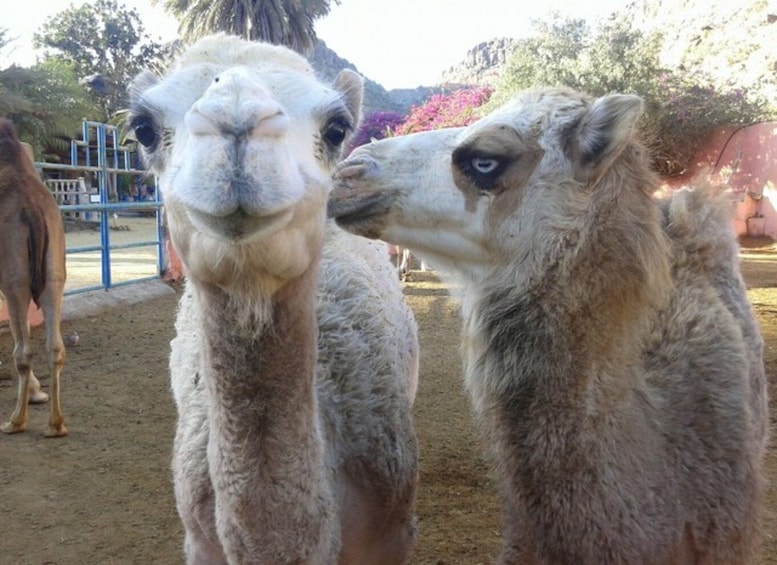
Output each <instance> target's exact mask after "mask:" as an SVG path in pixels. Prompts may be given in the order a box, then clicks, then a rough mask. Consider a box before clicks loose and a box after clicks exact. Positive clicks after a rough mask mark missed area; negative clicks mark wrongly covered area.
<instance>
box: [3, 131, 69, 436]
mask: <svg viewBox="0 0 777 565" xmlns="http://www.w3.org/2000/svg"><path fill="white" fill-rule="evenodd" d="M0 249H1V250H2V252H0V292H2V293H3V295H4V296H5V301H6V305H7V307H8V316H9V321H10V325H11V334H12V335H13V340H14V350H13V359H14V364H15V365H16V372H17V374H18V376H19V389H18V394H17V398H16V409H15V410H14V412H13V414H12V415H11V418H10V420H9V421H8V422H5V423H4V424H2V425H0V430H2V431H3V432H5V433H7V434H13V433H17V432H21V431H24V429H25V428H26V426H27V404H28V403H29V402H35V403H38V402H46V401H47V400H48V399H49V395H48V394H46V393H45V392H43V391H42V390H41V388H40V382H39V381H38V379H37V378H36V377H35V373H34V372H33V370H32V358H33V349H32V339H31V336H30V324H29V321H28V319H27V312H28V308H29V306H30V301H31V300H33V301H34V302H35V304H36V305H37V306H38V307H39V308H42V310H43V318H44V320H45V325H46V352H47V353H48V364H49V374H50V376H51V410H50V414H49V425H48V429H47V431H46V432H45V435H46V436H47V437H62V436H66V435H67V428H66V427H65V417H64V416H63V414H62V408H61V407H60V401H59V378H60V375H61V373H62V367H63V366H64V364H65V345H64V343H63V341H62V334H61V333H60V320H61V317H62V295H63V292H64V289H65V231H64V229H63V227H62V215H61V214H60V212H59V207H58V206H57V202H56V200H55V199H54V197H53V196H52V194H51V193H50V192H49V190H48V189H47V188H46V185H45V184H43V181H41V180H40V177H39V176H38V173H37V171H36V170H35V167H34V165H33V163H32V161H31V160H30V158H29V157H28V155H27V154H26V153H25V152H24V149H23V147H22V144H21V142H20V141H19V138H18V137H17V136H16V129H15V128H14V126H13V123H12V122H11V121H10V120H7V119H5V118H2V119H0Z"/></svg>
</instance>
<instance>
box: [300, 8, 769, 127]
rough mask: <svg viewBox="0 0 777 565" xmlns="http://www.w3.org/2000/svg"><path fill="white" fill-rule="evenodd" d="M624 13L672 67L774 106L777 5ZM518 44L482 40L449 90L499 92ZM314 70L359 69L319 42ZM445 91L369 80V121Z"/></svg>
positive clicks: (454, 71)
mask: <svg viewBox="0 0 777 565" xmlns="http://www.w3.org/2000/svg"><path fill="white" fill-rule="evenodd" d="M624 13H625V15H626V16H627V17H630V18H632V20H633V22H634V25H635V26H636V27H638V28H640V29H644V30H655V31H659V32H661V33H662V34H663V37H664V48H663V50H662V60H663V62H664V64H665V65H666V67H667V68H670V69H674V68H681V67H682V68H685V69H688V70H692V71H693V70H698V71H701V72H704V73H705V74H706V75H708V76H710V77H712V78H713V80H714V81H715V82H717V83H719V84H720V85H728V86H733V87H744V88H748V89H752V90H757V91H758V92H760V93H761V94H762V95H764V96H766V97H767V99H770V100H772V101H777V0H634V1H633V2H632V3H631V4H629V5H628V6H627V7H626V8H625V10H624ZM514 41H515V40H514V39H510V38H497V39H491V40H488V41H484V42H482V43H480V44H478V45H476V46H474V47H473V48H472V49H470V50H469V51H468V52H467V55H466V57H465V58H464V60H463V61H462V62H461V63H459V64H458V65H454V66H453V67H451V68H449V69H447V70H445V71H443V72H442V78H443V83H444V86H445V89H446V90H450V88H451V87H452V85H464V84H490V85H494V84H495V82H496V81H497V80H498V78H499V76H500V73H501V72H502V71H503V70H504V68H505V62H506V60H507V58H508V57H509V53H510V48H511V46H512V45H513V43H514ZM312 58H313V65H314V66H315V67H316V69H317V71H318V72H319V73H320V74H321V75H322V76H323V77H324V78H327V79H332V78H334V76H335V75H336V74H337V72H339V70H340V69H343V68H350V69H354V70H357V71H358V69H356V67H355V66H354V65H353V64H352V63H350V62H349V61H347V60H345V59H342V58H340V57H339V56H338V55H337V54H336V53H335V52H334V51H332V50H331V49H329V48H328V47H327V46H326V44H324V42H322V41H319V42H318V45H317V46H316V49H315V52H314V53H313V55H312ZM441 90H442V87H441V86H440V85H430V86H428V87H421V88H416V89H402V90H391V91H387V90H386V89H385V88H383V87H382V86H381V85H380V84H378V83H376V82H374V81H372V80H369V79H367V80H366V85H365V114H369V113H371V112H373V111H376V110H383V111H396V112H400V113H406V112H407V111H408V110H409V109H410V108H411V107H412V106H414V105H417V104H420V103H422V102H423V101H424V100H425V99H427V98H428V97H429V96H430V95H431V94H433V93H435V92H440V91H441Z"/></svg>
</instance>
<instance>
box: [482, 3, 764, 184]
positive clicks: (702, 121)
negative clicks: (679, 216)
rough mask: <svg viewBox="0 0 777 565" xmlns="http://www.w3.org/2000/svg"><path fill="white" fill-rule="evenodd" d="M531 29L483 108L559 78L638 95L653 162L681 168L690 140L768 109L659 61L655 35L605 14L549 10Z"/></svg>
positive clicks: (597, 92) (670, 169)
mask: <svg viewBox="0 0 777 565" xmlns="http://www.w3.org/2000/svg"><path fill="white" fill-rule="evenodd" d="M533 25H534V29H535V33H534V34H533V35H532V36H530V37H528V38H525V39H521V40H518V41H517V42H516V44H515V46H514V50H513V52H512V55H511V56H510V57H509V59H508V64H507V68H506V71H505V73H504V75H503V76H502V79H501V82H500V83H499V84H498V86H497V88H496V90H495V92H494V94H493V96H492V98H491V101H490V102H489V104H488V105H487V106H485V107H484V108H485V111H488V110H490V109H493V108H494V107H496V106H497V105H500V104H502V103H504V102H505V101H506V100H507V99H509V98H510V97H512V95H514V94H515V92H517V91H518V90H522V89H526V88H535V87H541V86H567V87H570V88H574V89H576V90H581V91H584V92H588V93H589V94H591V95H594V96H601V95H604V94H607V93H610V92H624V93H633V94H637V95H639V96H641V97H642V98H643V100H644V101H645V106H646V111H645V115H644V117H643V119H642V122H641V127H642V131H643V136H644V137H645V139H646V140H647V142H648V144H649V145H650V147H651V150H652V152H653V156H654V165H655V167H656V169H657V170H658V171H659V172H660V173H661V174H663V175H665V176H671V175H676V174H680V173H682V172H683V171H684V170H685V169H686V167H687V165H688V164H689V161H690V159H691V158H692V157H693V156H694V152H695V150H696V147H697V145H698V140H699V139H700V138H701V137H703V136H704V135H707V134H709V133H710V132H711V131H713V130H714V129H715V128H718V127H721V126H730V125H743V124H749V123H753V122H756V121H760V120H763V119H769V118H770V117H771V115H772V112H771V110H770V109H769V108H768V105H767V104H766V102H765V101H764V100H763V99H762V97H759V96H758V95H757V93H753V92H748V91H746V90H745V89H741V88H739V89H737V88H728V87H721V86H715V85H714V84H713V82H712V80H711V79H710V78H709V77H706V76H703V75H701V74H699V73H691V72H689V71H687V70H685V69H682V68H680V69H667V68H664V67H663V66H662V64H661V62H660V58H659V53H660V49H661V47H662V42H663V38H662V37H661V35H660V34H657V33H643V32H642V31H640V30H639V29H635V28H634V27H632V25H631V22H630V20H628V19H627V18H626V17H623V16H620V17H613V18H611V19H609V20H607V21H605V22H604V23H602V24H600V25H599V26H598V27H597V28H596V29H592V28H591V27H589V26H588V24H586V22H585V21H584V20H579V19H564V18H561V17H560V16H559V15H557V14H556V15H554V16H553V17H552V18H551V19H550V20H547V21H535V22H533Z"/></svg>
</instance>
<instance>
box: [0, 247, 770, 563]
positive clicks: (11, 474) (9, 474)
mask: <svg viewBox="0 0 777 565" xmlns="http://www.w3.org/2000/svg"><path fill="white" fill-rule="evenodd" d="M756 243H757V245H756V246H754V247H751V248H749V249H747V250H746V254H744V255H743V270H744V272H745V275H746V278H747V281H748V284H749V287H750V291H749V293H750V298H751V300H752V302H753V305H754V308H755V311H756V314H757V316H758V320H759V322H760V324H761V328H762V331H763V334H764V337H765V339H766V343H767V347H766V352H765V360H766V365H767V371H768V373H769V375H770V378H771V382H772V386H774V382H775V378H777V377H775V375H777V247H775V246H774V245H773V244H772V243H771V242H756ZM160 284H161V283H160ZM127 288H130V287H127ZM405 291H406V295H407V300H408V301H409V303H410V304H411V306H412V307H413V309H414V311H415V313H416V316H417V319H418V324H419V329H420V341H421V350H422V358H421V379H420V388H419V393H418V400H417V403H416V409H415V418H416V426H417V431H418V436H419V440H420V449H421V482H420V488H419V496H418V514H419V519H420V529H419V541H418V545H417V547H416V550H415V552H414V555H413V558H412V563H413V564H414V565H454V564H461V565H476V564H486V563H491V562H493V559H494V557H495V556H496V553H497V551H498V547H499V510H498V506H497V502H496V498H495V495H494V488H493V484H492V481H491V479H490V475H489V471H488V465H487V464H486V462H485V460H484V458H483V456H482V454H481V453H482V452H481V450H480V448H479V447H478V443H477V441H476V439H475V434H474V433H473V427H472V420H471V418H470V412H469V405H468V402H467V399H466V397H465V395H464V393H463V389H462V384H461V379H460V371H461V367H460V363H459V355H458V335H459V329H460V322H459V319H458V315H457V310H456V307H455V305H454V304H453V303H452V302H451V300H450V298H449V297H448V292H447V290H446V289H445V287H444V286H443V285H442V284H440V282H439V281H438V280H437V279H436V278H435V277H434V275H432V274H429V273H421V272H418V271H414V272H413V273H412V280H411V281H410V282H408V283H406V285H405ZM175 308H176V293H175V292H169V293H164V294H162V295H161V296H158V297H156V298H153V299H149V300H145V301H143V302H141V303H139V304H136V305H133V306H126V305H122V306H119V307H114V308H110V309H107V310H105V311H103V312H102V313H100V314H99V315H91V316H88V317H86V318H81V319H74V320H69V321H66V322H65V323H64V325H63V330H64V333H66V334H67V333H70V332H72V331H74V330H77V331H78V333H79V334H80V343H79V345H78V346H77V347H72V348H70V350H69V352H68V362H67V366H66V368H65V372H64V385H63V386H64V399H63V405H64V409H65V412H66V416H67V418H68V425H69V428H70V430H71V435H70V436H69V437H68V438H66V439H61V440H50V439H44V438H43V437H42V432H43V430H44V428H45V422H46V417H47V410H48V407H47V406H45V405H43V406H33V407H32V411H31V420H30V423H29V429H28V431H27V432H26V433H23V434H17V435H14V436H0V462H1V463H0V520H2V533H0V565H5V564H8V565H11V564H14V565H16V564H18V565H27V564H29V565H40V564H52V565H53V564H57V565H71V564H72V565H80V564H89V565H92V564H94V565H98V564H99V565H104V564H152V563H153V564H159V565H166V564H178V563H181V562H182V559H181V551H180V546H181V540H182V532H181V527H180V524H179V521H178V517H177V515H176V511H175V505H174V500H173V495H172V485H171V479H170V471H169V458H170V446H171V442H172V437H173V431H174V425H175V422H174V420H175V414H174V408H173V403H172V399H171V396H170V392H169V389H168V381H167V355H168V344H169V341H170V339H171V338H172V336H173V316H174V312H175ZM35 337H36V343H37V346H38V350H39V351H40V350H41V347H42V345H41V341H42V339H41V338H42V331H40V329H36V332H35ZM11 349H12V343H11V339H10V336H9V335H8V333H7V332H6V333H0V361H2V365H0V418H2V419H6V418H7V417H8V415H9V414H10V412H11V410H12V408H13V403H14V397H15V384H14V381H13V379H14V375H13V372H12V369H11V366H10V354H11ZM38 359H41V361H40V362H39V363H38V368H39V370H38V374H39V376H40V377H42V378H43V379H44V386H46V385H47V380H45V379H46V377H47V374H46V373H47V371H46V369H45V368H44V365H43V363H42V358H41V356H40V355H38ZM775 416H777V401H775V400H774V395H773V399H772V428H773V429H774V428H775V427H776V426H775V424H776V420H775ZM773 436H774V434H773ZM767 472H768V475H769V478H770V480H771V486H770V489H769V491H768V493H767V497H768V500H767V508H768V514H767V516H766V522H765V528H764V532H765V546H764V557H763V559H761V560H760V561H758V562H757V564H755V565H777V451H776V450H775V447H774V446H773V447H772V448H771V449H770V451H769V455H768V460H767Z"/></svg>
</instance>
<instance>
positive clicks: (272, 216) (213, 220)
mask: <svg viewBox="0 0 777 565" xmlns="http://www.w3.org/2000/svg"><path fill="white" fill-rule="evenodd" d="M188 212H189V217H190V218H191V221H192V224H194V226H195V227H196V228H198V229H201V230H202V231H204V232H207V233H210V234H212V235H214V236H215V237H218V238H219V239H225V240H228V241H230V242H238V241H241V240H244V239H248V238H250V237H252V236H254V235H256V234H258V233H260V232H262V231H266V230H267V229H269V228H271V227H274V226H277V225H278V224H281V223H283V220H284V219H286V218H287V217H288V215H289V211H288V210H285V209H284V210H278V211H275V212H272V213H269V214H264V215H254V214H249V213H248V212H246V211H245V210H243V209H242V208H238V209H237V210H235V211H234V212H232V213H231V214H228V215H226V216H214V215H212V214H208V213H207V212H202V211H201V210H195V209H192V208H189V210H188Z"/></svg>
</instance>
